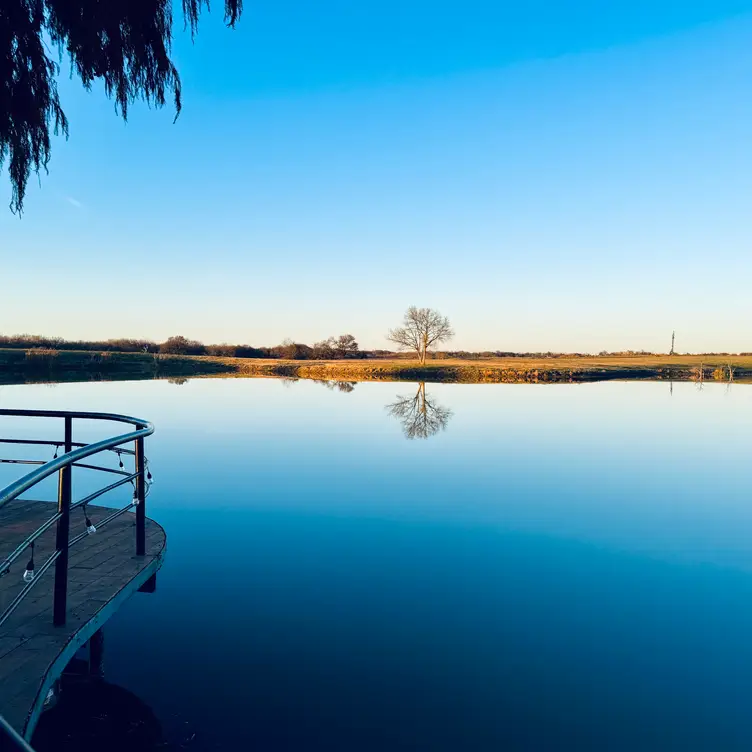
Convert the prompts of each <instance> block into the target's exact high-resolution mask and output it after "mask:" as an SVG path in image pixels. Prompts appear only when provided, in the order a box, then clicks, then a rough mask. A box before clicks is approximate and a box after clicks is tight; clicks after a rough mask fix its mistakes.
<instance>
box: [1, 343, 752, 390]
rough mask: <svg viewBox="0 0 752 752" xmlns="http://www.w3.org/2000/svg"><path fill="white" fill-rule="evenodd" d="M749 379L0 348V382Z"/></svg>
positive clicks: (683, 363) (605, 364)
mask: <svg viewBox="0 0 752 752" xmlns="http://www.w3.org/2000/svg"><path fill="white" fill-rule="evenodd" d="M729 369H731V373H732V376H733V380H735V381H741V380H749V379H752V356H708V355H675V356H668V355H665V356H634V357H624V356H618V357H616V356H605V357H601V356H594V357H577V358H542V359H531V358H494V359H488V360H474V361H473V360H430V361H428V362H427V363H426V364H425V365H422V366H421V365H420V364H418V363H417V362H416V361H410V360H404V359H401V360H399V359H395V360H376V359H368V360H331V361H311V360H298V361H291V360H261V359H248V358H215V357H208V356H190V355H151V354H146V353H107V352H105V353H93V352H82V351H68V350H60V351H57V350H0V383H4V384H12V383H29V382H49V381H85V380H91V379H101V380H117V379H152V378H181V377H182V378H184V377H188V376H251V377H253V376H255V377H287V378H301V379H319V380H325V381H429V382H451V383H467V384H479V383H540V382H543V383H545V382H585V381H605V380H613V379H659V380H668V379H673V380H676V381H696V380H699V379H700V377H701V374H702V378H703V379H704V380H716V381H728V380H729Z"/></svg>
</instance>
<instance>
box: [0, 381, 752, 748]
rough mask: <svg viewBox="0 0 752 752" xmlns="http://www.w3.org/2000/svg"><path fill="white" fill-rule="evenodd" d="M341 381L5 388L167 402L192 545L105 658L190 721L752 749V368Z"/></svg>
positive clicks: (17, 402)
mask: <svg viewBox="0 0 752 752" xmlns="http://www.w3.org/2000/svg"><path fill="white" fill-rule="evenodd" d="M329 386H330V387H331V388H325V387H324V385H321V384H316V383H313V382H306V381H299V382H282V381H279V380H266V379H257V380H243V379H227V380H222V379H196V380H190V381H188V382H186V383H182V384H180V383H169V382H166V381H149V382H120V383H89V384H62V385H58V386H56V387H47V386H38V385H35V386H4V387H1V388H0V407H26V408H54V409H71V410H103V411H115V412H122V413H130V414H134V415H138V416H142V417H144V418H147V419H149V420H152V421H153V422H154V423H155V424H156V427H157V431H156V433H155V435H154V436H153V437H151V438H150V439H149V440H148V441H147V454H148V456H149V459H150V462H151V467H152V471H153V473H154V476H155V483H154V486H153V488H152V492H151V495H150V497H149V499H148V514H149V515H150V516H152V517H154V518H155V519H156V520H157V521H159V522H160V523H161V524H162V525H163V526H164V527H165V529H166V531H167V535H168V548H167V560H166V564H165V566H164V568H163V569H162V571H161V572H160V574H159V580H158V590H157V593H156V594H153V595H144V594H140V595H138V596H136V597H134V598H133V599H132V600H131V601H130V602H129V603H128V604H127V606H126V607H124V608H123V609H122V610H121V612H119V614H118V615H117V616H116V617H115V618H114V619H113V620H112V621H111V622H110V623H109V625H108V626H107V628H106V676H107V679H108V681H109V682H112V683H114V684H116V685H118V686H121V687H123V688H125V689H127V690H129V691H130V692H132V693H134V694H135V695H136V696H137V697H139V698H140V699H141V700H143V701H144V702H145V703H146V704H147V705H148V706H150V707H151V708H152V710H153V711H154V713H155V715H156V717H157V718H158V719H159V721H160V722H161V724H162V728H163V733H164V736H165V739H166V740H167V742H168V743H169V745H171V746H172V747H173V748H175V749H180V748H189V749H191V750H195V751H196V752H202V751H203V750H236V749H259V750H327V752H334V751H336V750H348V752H349V751H351V750H390V751H391V750H437V751H444V750H446V751H447V752H449V751H452V752H455V751H456V750H471V751H474V750H478V752H486V751H489V752H490V751H491V750H498V749H508V750H561V749H565V750H566V749H576V750H603V749H609V750H630V752H633V751H634V750H637V749H639V750H665V749H681V750H720V749H722V750H737V749H739V750H742V749H745V750H746V749H749V748H750V746H751V745H752V716H750V713H749V698H748V688H749V687H750V685H751V684H752V642H751V638H750V635H752V537H751V534H752V505H751V504H750V501H751V498H752V491H751V488H752V486H751V485H750V480H751V478H750V476H751V475H752V463H750V461H749V459H748V456H747V455H748V453H749V435H750V427H749V426H750V417H751V416H752V387H747V386H744V385H737V386H734V387H732V388H731V389H727V388H726V387H724V386H722V385H714V384H709V385H706V386H705V387H704V388H703V389H702V390H701V391H699V390H698V389H697V388H696V386H695V385H693V384H689V383H681V384H676V385H674V386H673V391H671V390H670V387H669V385H668V384H665V383H603V384H588V385H522V384H513V385H435V384H429V385H427V386H426V387H425V394H424V395H422V394H421V392H420V389H419V387H418V385H412V384H390V383H370V384H357V385H355V386H354V387H352V385H349V386H348V385H339V386H338V385H329ZM424 399H425V402H424ZM2 426H3V429H2V431H0V433H2V434H3V435H9V434H13V435H15V436H17V437H18V436H31V435H34V436H35V437H37V438H38V437H39V436H40V435H42V434H45V435H47V434H49V433H50V432H54V431H55V430H59V427H58V428H57V429H56V428H55V424H54V423H53V422H51V421H37V422H34V423H30V422H29V421H17V420H10V419H4V420H3V423H2ZM102 435H103V434H102V427H101V426H97V425H96V424H86V425H84V426H82V427H81V428H80V429H79V434H78V436H76V437H75V438H76V439H80V440H90V439H94V438H98V437H101V436H102ZM408 437H412V438H408ZM3 451H5V452H6V456H9V455H8V452H10V451H11V450H8V449H7V448H6V449H4V450H3ZM13 451H16V450H13ZM43 451H47V450H43ZM27 454H28V450H27ZM114 462H115V460H114V458H113V463H114ZM0 473H2V474H1V475H0V484H3V485H4V484H5V482H7V481H10V480H11V479H12V478H13V477H15V474H16V473H18V466H10V467H8V466H0ZM96 481H97V479H92V478H89V477H88V476H87V477H85V476H84V474H83V473H81V474H80V477H78V478H77V479H76V484H77V485H76V491H77V493H76V495H77V496H80V495H81V494H82V493H83V492H84V491H85V490H86V489H87V488H89V487H92V488H93V487H94V485H92V484H94V483H95V482H96ZM100 482H101V479H100ZM48 490H49V498H52V497H53V495H54V484H52V485H51V486H50V487H49V489H48ZM127 494H128V492H127V491H125V490H123V492H122V496H121V497H117V498H113V499H111V500H110V502H109V503H111V504H112V505H113V506H114V505H116V504H119V503H120V502H123V503H125V501H126V500H127Z"/></svg>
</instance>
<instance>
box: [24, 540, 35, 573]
mask: <svg viewBox="0 0 752 752" xmlns="http://www.w3.org/2000/svg"><path fill="white" fill-rule="evenodd" d="M23 579H24V582H31V581H32V580H33V579H34V544H33V543H32V544H31V558H30V559H29V563H28V564H27V565H26V569H25V570H24V573H23Z"/></svg>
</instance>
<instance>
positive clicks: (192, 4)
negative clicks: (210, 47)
mask: <svg viewBox="0 0 752 752" xmlns="http://www.w3.org/2000/svg"><path fill="white" fill-rule="evenodd" d="M208 5H209V3H208V0H183V4H182V6H183V16H184V19H185V24H186V26H187V27H190V30H191V34H192V35H194V34H195V33H196V30H197V29H198V20H199V16H200V14H201V11H202V9H203V8H204V7H208ZM242 9H243V0H225V22H226V23H227V24H228V26H231V27H234V26H235V24H236V22H237V20H238V18H239V17H240V14H241V12H242ZM172 24H173V17H172V2H171V0H106V1H103V0H0V169H1V168H2V167H3V166H4V165H5V164H6V163H7V169H8V174H9V176H10V182H11V188H12V195H11V203H10V208H11V211H13V212H15V213H20V212H22V211H23V203H24V197H25V194H26V185H27V183H28V180H29V177H30V175H31V173H32V171H34V172H37V173H38V172H39V171H40V170H42V169H43V170H45V171H46V170H47V165H48V163H49V160H50V150H51V149H50V132H53V133H55V134H58V133H61V132H62V133H63V135H65V136H66V137H67V135H68V120H67V118H66V116H65V112H64V111H63V108H62V105H61V103H60V98H59V96H58V90H57V77H58V76H59V74H60V67H59V65H57V63H55V62H54V61H53V60H51V59H50V57H49V56H48V54H47V50H46V48H45V44H44V40H45V38H48V39H49V40H50V41H51V42H52V44H53V45H54V46H56V47H57V48H58V50H59V51H60V53H61V54H62V53H64V52H65V53H67V54H68V56H69V58H70V63H71V69H72V71H73V72H75V74H76V75H77V76H78V77H79V78H80V79H81V82H82V84H83V85H84V87H85V88H87V89H90V88H91V86H92V84H93V83H94V81H95V80H97V79H100V80H102V81H103V82H104V88H105V93H106V94H107V96H108V97H110V98H112V99H114V100H115V108H116V111H117V112H118V113H119V114H120V115H121V116H122V117H123V119H127V117H128V107H129V105H130V104H132V103H133V102H135V101H136V100H139V99H140V100H144V101H146V102H147V103H149V104H151V105H154V106H156V107H162V106H163V105H164V104H165V103H166V101H167V98H168V97H170V98H172V100H173V101H174V104H175V111H176V115H175V116H176V117H177V116H178V115H179V114H180V110H181V108H182V97H181V86H180V76H179V75H178V71H177V68H176V67H175V65H174V63H173V62H172V59H171V57H170V53H171V48H172Z"/></svg>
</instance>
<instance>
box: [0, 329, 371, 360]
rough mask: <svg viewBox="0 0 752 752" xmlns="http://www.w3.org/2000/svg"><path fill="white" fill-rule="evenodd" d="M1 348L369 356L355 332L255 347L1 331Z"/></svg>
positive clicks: (305, 357)
mask: <svg viewBox="0 0 752 752" xmlns="http://www.w3.org/2000/svg"><path fill="white" fill-rule="evenodd" d="M0 348H9V349H24V350H36V349H44V350H83V351H94V352H125V353H145V354H148V353H151V354H155V355H156V354H163V355H210V356H213V357H221V358H284V359H289V360H311V359H317V360H337V359H340V358H359V357H366V356H367V354H368V353H366V352H362V351H361V350H360V348H359V346H358V342H357V340H356V339H355V337H354V336H353V335H352V334H341V335H339V336H337V337H329V338H328V339H325V340H322V341H321V342H316V343H314V344H313V345H307V344H303V343H300V342H293V341H292V340H289V339H288V340H285V341H283V342H282V343H281V344H279V345H276V346H274V347H254V346H252V345H233V344H229V343H226V342H224V343H221V344H215V345H212V344H204V343H203V342H199V341H198V340H195V339H189V338H188V337H184V336H182V335H175V336H173V337H169V338H168V339H166V340H165V341H164V342H155V341H153V340H149V339H131V338H118V339H107V340H66V339H63V338H62V337H44V336H40V335H36V334H14V335H0Z"/></svg>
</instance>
